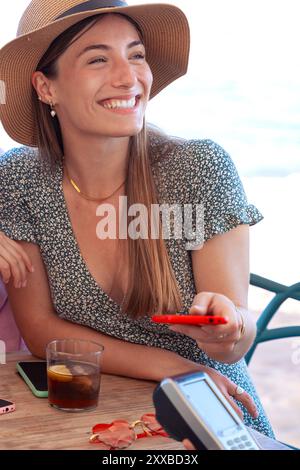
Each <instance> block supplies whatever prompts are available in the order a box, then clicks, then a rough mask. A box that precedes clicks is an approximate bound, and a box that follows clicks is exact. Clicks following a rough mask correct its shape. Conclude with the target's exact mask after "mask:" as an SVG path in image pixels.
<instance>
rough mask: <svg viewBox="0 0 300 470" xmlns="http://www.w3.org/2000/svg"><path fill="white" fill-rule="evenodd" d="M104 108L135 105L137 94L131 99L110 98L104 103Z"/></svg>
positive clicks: (121, 107) (131, 106) (132, 106)
mask: <svg viewBox="0 0 300 470" xmlns="http://www.w3.org/2000/svg"><path fill="white" fill-rule="evenodd" d="M103 106H104V108H107V109H126V108H134V107H135V96H134V97H133V98H131V99H130V100H127V101H125V100H110V101H107V102H106V103H104V105H103Z"/></svg>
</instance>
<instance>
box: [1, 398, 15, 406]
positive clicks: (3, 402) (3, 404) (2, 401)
mask: <svg viewBox="0 0 300 470" xmlns="http://www.w3.org/2000/svg"><path fill="white" fill-rule="evenodd" d="M10 405H12V402H11V401H7V400H1V399H0V408H2V407H3V406H10Z"/></svg>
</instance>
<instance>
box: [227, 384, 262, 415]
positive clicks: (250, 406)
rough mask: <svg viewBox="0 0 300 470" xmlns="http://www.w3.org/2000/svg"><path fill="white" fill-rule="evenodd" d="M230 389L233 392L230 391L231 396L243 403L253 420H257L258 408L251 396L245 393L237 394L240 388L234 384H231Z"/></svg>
mask: <svg viewBox="0 0 300 470" xmlns="http://www.w3.org/2000/svg"><path fill="white" fill-rule="evenodd" d="M230 389H231V390H230V391H229V395H230V396H231V397H234V398H235V400H237V401H239V402H240V403H242V405H244V407H245V408H246V410H247V411H248V412H249V414H250V415H251V416H253V418H257V417H258V411H257V407H256V405H255V403H254V401H253V399H252V397H251V396H250V395H249V393H247V392H245V391H243V392H242V393H240V394H237V389H238V387H237V386H236V385H235V384H233V383H231V386H230ZM241 391H242V390H241Z"/></svg>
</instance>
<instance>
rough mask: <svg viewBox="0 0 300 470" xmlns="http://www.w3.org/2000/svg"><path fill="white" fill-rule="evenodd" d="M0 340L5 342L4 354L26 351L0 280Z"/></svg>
mask: <svg viewBox="0 0 300 470" xmlns="http://www.w3.org/2000/svg"><path fill="white" fill-rule="evenodd" d="M0 339H1V340H2V341H4V342H5V346H6V352H10V351H19V350H20V349H21V350H24V349H27V348H26V346H25V343H24V341H23V340H22V338H21V335H20V332H19V330H18V328H17V325H16V323H15V320H14V317H13V313H12V311H11V308H10V305H9V302H8V298H7V292H6V289H5V285H4V284H3V282H2V281H1V279H0Z"/></svg>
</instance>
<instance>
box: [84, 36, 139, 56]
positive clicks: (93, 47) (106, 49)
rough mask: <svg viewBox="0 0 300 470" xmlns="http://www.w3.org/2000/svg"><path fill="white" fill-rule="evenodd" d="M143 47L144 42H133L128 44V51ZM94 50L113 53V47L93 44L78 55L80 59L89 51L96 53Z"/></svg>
mask: <svg viewBox="0 0 300 470" xmlns="http://www.w3.org/2000/svg"><path fill="white" fill-rule="evenodd" d="M141 45H142V46H143V45H144V44H143V43H142V41H140V40H137V41H132V42H130V43H129V44H128V46H127V49H131V48H132V47H135V46H141ZM94 50H101V51H111V50H112V47H111V46H107V45H106V44H91V45H90V46H87V47H85V48H84V49H83V50H82V51H81V52H79V54H78V55H77V58H78V57H81V56H82V55H83V54H85V53H86V52H88V51H94Z"/></svg>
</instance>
